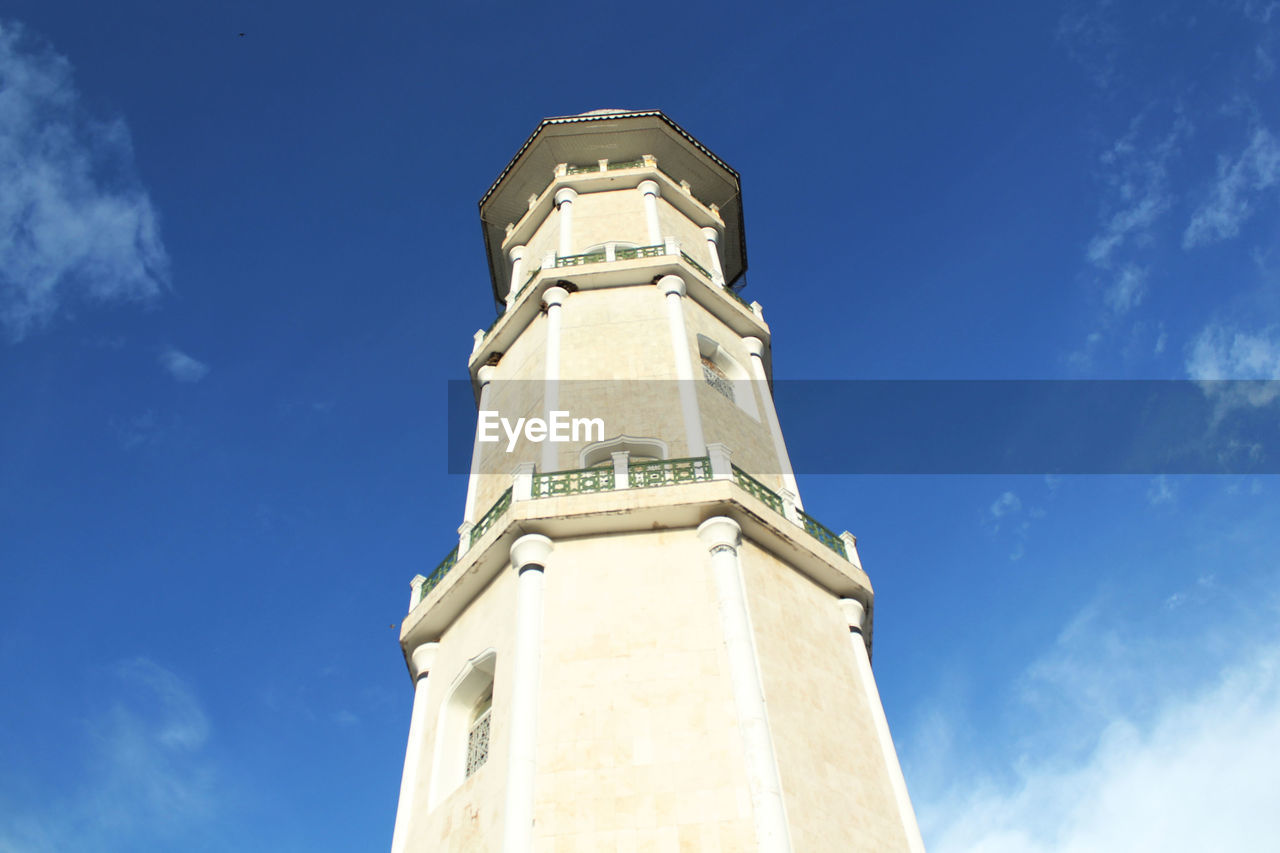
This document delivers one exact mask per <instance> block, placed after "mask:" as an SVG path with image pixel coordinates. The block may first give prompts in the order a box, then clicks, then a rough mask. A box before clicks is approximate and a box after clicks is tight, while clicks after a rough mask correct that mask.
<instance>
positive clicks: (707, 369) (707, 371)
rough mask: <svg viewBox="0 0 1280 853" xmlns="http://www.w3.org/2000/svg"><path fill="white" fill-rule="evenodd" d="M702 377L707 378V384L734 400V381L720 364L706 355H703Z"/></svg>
mask: <svg viewBox="0 0 1280 853" xmlns="http://www.w3.org/2000/svg"><path fill="white" fill-rule="evenodd" d="M702 377H703V378H704V379H706V380H707V384H708V385H710V386H711V387H712V388H714V389H716V390H717V391H719V392H720V393H721V394H723V395H724V396H726V397H728V398H729V399H730V400H733V381H732V380H730V379H729V377H728V376H725V374H724V371H723V370H721V369H720V365H718V364H716V363H715V362H714V361H712V360H711V359H710V358H708V357H707V356H705V355H704V356H703V357H702Z"/></svg>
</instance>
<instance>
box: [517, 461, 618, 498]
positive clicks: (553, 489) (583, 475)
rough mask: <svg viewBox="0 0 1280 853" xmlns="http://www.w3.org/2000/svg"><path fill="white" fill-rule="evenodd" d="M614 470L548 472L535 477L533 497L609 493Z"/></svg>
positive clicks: (594, 469) (582, 469)
mask: <svg viewBox="0 0 1280 853" xmlns="http://www.w3.org/2000/svg"><path fill="white" fill-rule="evenodd" d="M614 480H615V478H614V473H613V468H612V467H609V468H579V469H578V470H576V471H548V472H547V473H545V474H534V475H533V497H535V498H553V497H558V496H560V495H581V494H587V493H589V492H607V491H609V490H610V489H612V488H613V484H614Z"/></svg>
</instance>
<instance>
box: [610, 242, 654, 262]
mask: <svg viewBox="0 0 1280 853" xmlns="http://www.w3.org/2000/svg"><path fill="white" fill-rule="evenodd" d="M666 253H667V247H666V246H665V245H663V244H659V245H657V246H637V247H635V248H634V249H616V250H615V251H614V253H613V256H614V257H615V258H617V259H618V260H620V261H630V260H634V259H636V258H660V257H662V256H663V255H665V254H666Z"/></svg>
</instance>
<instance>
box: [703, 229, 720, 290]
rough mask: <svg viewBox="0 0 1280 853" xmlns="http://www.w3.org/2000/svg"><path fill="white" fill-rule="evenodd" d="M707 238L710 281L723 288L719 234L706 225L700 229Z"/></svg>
mask: <svg viewBox="0 0 1280 853" xmlns="http://www.w3.org/2000/svg"><path fill="white" fill-rule="evenodd" d="M702 236H703V237H706V238H707V252H709V253H710V255H711V280H712V281H713V282H715V283H716V284H718V285H720V286H721V287H724V268H723V267H722V266H720V232H719V231H717V230H716V229H715V228H713V227H711V226H710V225H708V226H707V227H706V228H703V229H702Z"/></svg>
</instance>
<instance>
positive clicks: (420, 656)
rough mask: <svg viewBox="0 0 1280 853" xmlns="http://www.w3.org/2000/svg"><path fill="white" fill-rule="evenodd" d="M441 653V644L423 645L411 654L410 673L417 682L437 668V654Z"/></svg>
mask: <svg viewBox="0 0 1280 853" xmlns="http://www.w3.org/2000/svg"><path fill="white" fill-rule="evenodd" d="M438 651H440V644H439V643H423V644H422V645H420V646H418V647H417V648H416V649H414V650H413V651H412V652H410V653H409V673H410V675H412V676H413V680H414V681H417V680H418V679H419V678H422V677H423V676H424V675H426V674H427V673H428V672H430V671H431V667H433V666H435V663H436V653H437V652H438Z"/></svg>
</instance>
